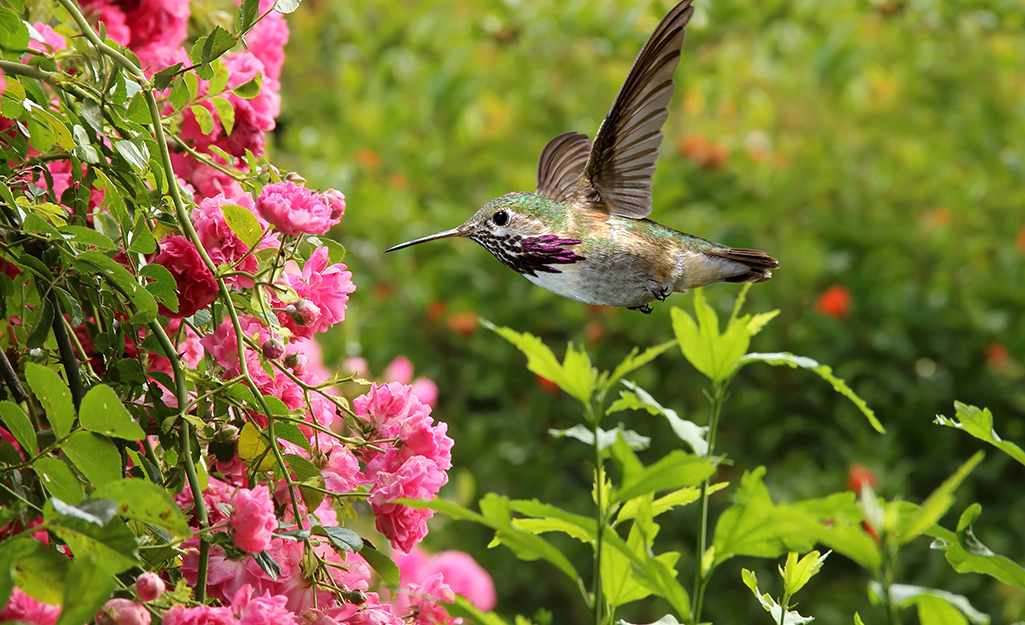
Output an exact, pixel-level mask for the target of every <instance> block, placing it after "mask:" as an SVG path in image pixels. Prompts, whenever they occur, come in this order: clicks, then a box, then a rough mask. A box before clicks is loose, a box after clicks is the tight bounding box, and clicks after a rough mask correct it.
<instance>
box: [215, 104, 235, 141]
mask: <svg viewBox="0 0 1025 625" xmlns="http://www.w3.org/2000/svg"><path fill="white" fill-rule="evenodd" d="M210 101H211V102H213V105H214V111H215V112H216V113H217V118H218V119H219V120H220V121H221V128H223V129H224V134H226V135H230V134H231V131H232V129H233V128H234V127H235V107H234V106H232V105H231V102H229V101H228V100H227V99H226V98H224V97H223V96H215V97H213V98H210Z"/></svg>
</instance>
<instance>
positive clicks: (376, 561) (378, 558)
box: [359, 542, 399, 587]
mask: <svg viewBox="0 0 1025 625" xmlns="http://www.w3.org/2000/svg"><path fill="white" fill-rule="evenodd" d="M359 555H360V556H362V557H363V559H364V560H366V562H367V564H369V565H370V568H372V569H374V572H375V573H377V575H378V576H379V577H380V578H381V581H382V582H384V583H385V585H387V586H391V587H395V586H398V585H399V567H398V566H397V565H396V564H395V562H393V561H392V559H391V558H389V557H388V556H386V555H384V554H383V553H381V552H380V551H378V550H377V549H376V548H375V547H374V546H373V545H371V544H370V543H368V542H364V543H363V548H362V549H360V550H359Z"/></svg>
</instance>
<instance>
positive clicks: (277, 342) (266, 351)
mask: <svg viewBox="0 0 1025 625" xmlns="http://www.w3.org/2000/svg"><path fill="white" fill-rule="evenodd" d="M260 351H261V352H263V357H264V358H266V359H267V360H277V359H278V358H281V356H282V355H283V354H284V353H285V344H284V343H282V342H281V339H278V338H277V337H273V338H269V339H267V340H266V341H264V342H263V345H261V346H260Z"/></svg>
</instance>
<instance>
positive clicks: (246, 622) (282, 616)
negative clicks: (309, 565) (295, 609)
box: [231, 584, 297, 625]
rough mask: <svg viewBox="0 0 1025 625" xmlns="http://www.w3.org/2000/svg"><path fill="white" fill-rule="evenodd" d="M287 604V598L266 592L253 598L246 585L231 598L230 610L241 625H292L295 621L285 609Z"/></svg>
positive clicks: (291, 614)
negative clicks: (236, 616)
mask: <svg viewBox="0 0 1025 625" xmlns="http://www.w3.org/2000/svg"><path fill="white" fill-rule="evenodd" d="M287 603H288V598H287V597H283V596H281V595H271V594H270V592H268V591H266V590H265V591H263V594H262V595H259V596H256V597H254V596H253V587H252V586H250V585H248V584H246V585H245V586H243V587H242V588H240V589H239V590H238V592H236V593H235V596H234V597H232V600H231V609H232V610H233V611H234V612H235V614H237V615H238V618H239V622H240V623H241V624H242V625H293V624H294V623H297V620H296V618H295V614H293V613H292V612H290V611H289V610H288V608H286V607H285V605H286V604H287Z"/></svg>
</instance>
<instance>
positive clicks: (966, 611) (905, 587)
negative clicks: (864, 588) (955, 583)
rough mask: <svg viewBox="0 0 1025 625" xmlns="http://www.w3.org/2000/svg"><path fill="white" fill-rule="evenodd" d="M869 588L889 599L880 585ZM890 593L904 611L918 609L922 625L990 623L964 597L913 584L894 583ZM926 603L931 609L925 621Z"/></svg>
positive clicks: (872, 585) (979, 624)
mask: <svg viewBox="0 0 1025 625" xmlns="http://www.w3.org/2000/svg"><path fill="white" fill-rule="evenodd" d="M868 587H869V592H870V593H871V594H872V595H874V596H875V597H876V598H877V599H879V598H882V597H884V596H886V594H885V591H884V590H883V587H882V585H881V584H879V582H875V581H873V582H869V585H868ZM888 590H889V599H890V600H892V601H893V602H894V603H896V604H897V605H898V606H900V607H902V608H906V607H910V606H913V605H914V606H918V608H919V612H918V615H919V621H920V622H921V623H922V625H956V624H957V623H967V622H969V621H970V622H972V623H975V624H977V625H982V624H985V623H989V621H990V619H989V616H987V615H986V614H984V613H982V612H979V611H978V610H976V609H975V608H974V607H972V604H971V603H970V602H969V601H968V599H967V598H966V597H964V596H963V595H956V594H954V593H952V592H947V591H945V590H937V589H935V588H925V587H923V586H912V585H909V584H891V585H890V587H889V589H888ZM937 602H942V603H945V604H947V606H949V607H950V608H953V609H952V610H949V609H946V608H945V607H944V606H941V605H940V603H937ZM923 604H924V605H926V606H927V609H926V611H925V613H924V614H925V618H923V611H922V605H923ZM965 618H967V620H965Z"/></svg>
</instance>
